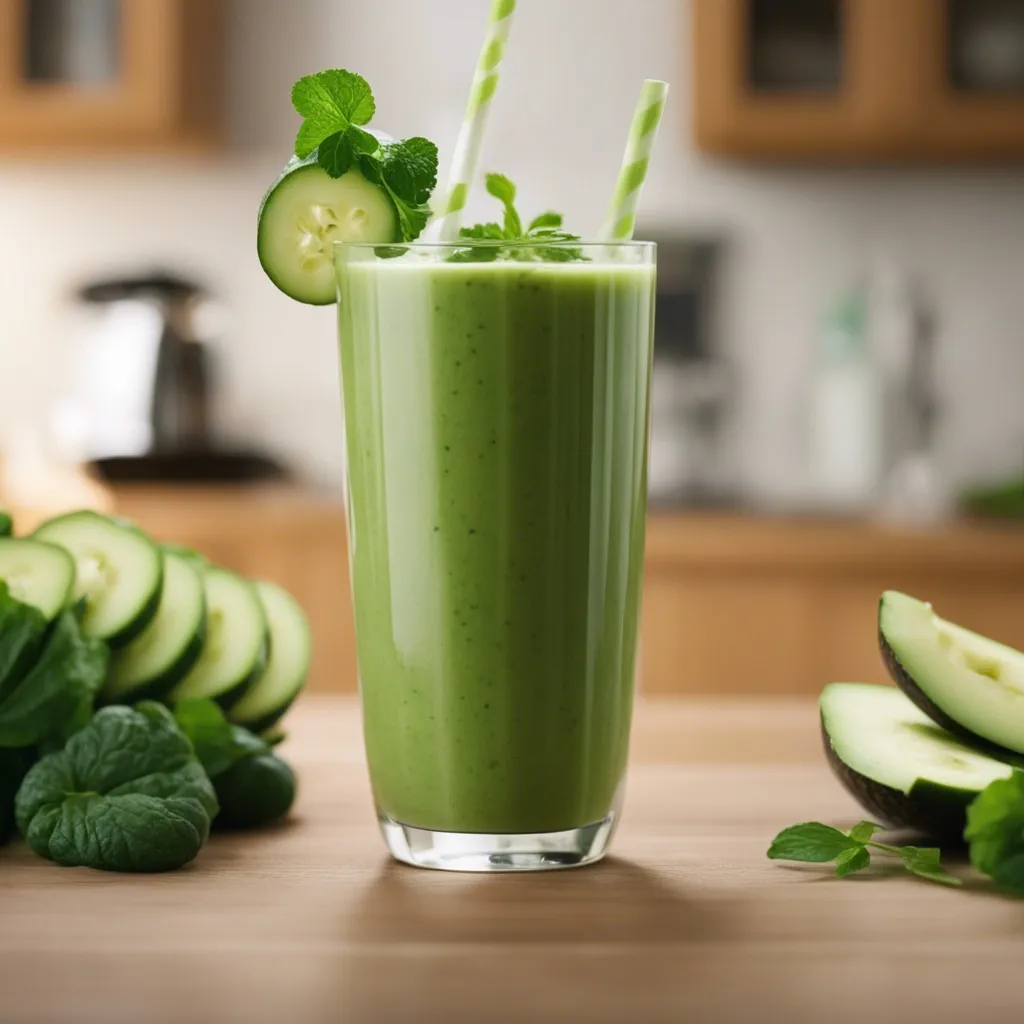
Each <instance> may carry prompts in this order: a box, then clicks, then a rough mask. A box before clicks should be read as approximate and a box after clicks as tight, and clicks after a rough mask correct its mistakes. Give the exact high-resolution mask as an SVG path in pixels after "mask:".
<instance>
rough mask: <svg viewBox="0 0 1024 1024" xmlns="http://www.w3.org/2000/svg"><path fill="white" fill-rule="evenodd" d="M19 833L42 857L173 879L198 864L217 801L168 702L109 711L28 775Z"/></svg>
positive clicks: (20, 798) (20, 804)
mask: <svg viewBox="0 0 1024 1024" xmlns="http://www.w3.org/2000/svg"><path fill="white" fill-rule="evenodd" d="M15 813H16V815H17V820H18V828H19V829H20V831H21V833H22V835H23V836H24V837H25V840H26V842H27V843H28V845H29V846H30V847H31V848H32V849H33V850H34V851H35V852H36V853H38V854H39V855H40V856H41V857H46V858H48V859H49V860H53V861H56V862H57V863H58V864H63V865H66V866H86V867H91V868H99V869H101V870H105V871H144V872H151V871H170V870H172V869H173V868H178V867H181V866H182V865H183V864H187V863H188V862H189V861H190V860H192V859H193V858H194V857H195V855H196V854H197V853H198V852H199V850H200V849H201V847H202V845H203V843H204V842H206V837H207V836H208V835H209V831H210V821H211V820H212V818H213V816H214V815H215V814H216V813H217V798H216V796H215V795H214V792H213V787H212V786H211V785H210V781H209V779H207V777H206V773H205V772H204V771H203V768H202V766H201V765H200V764H199V761H198V760H197V759H196V756H195V754H194V753H193V751H192V745H191V744H190V743H189V741H188V738H187V737H186V736H185V734H184V733H183V732H182V731H181V730H180V729H179V728H178V726H177V725H176V723H175V721H174V717H173V716H172V715H171V713H170V711H168V710H167V709H166V708H165V707H163V706H162V705H161V704H157V703H155V702H154V701H142V702H141V703H140V704H138V705H137V706H136V707H135V708H128V707H109V708H104V709H103V710H102V711H98V712H97V713H96V715H95V717H94V718H93V719H92V721H91V722H90V723H89V724H88V725H87V726H86V727H85V728H84V729H82V730H81V731H80V732H78V733H76V734H75V735H74V736H72V738H71V739H70V740H69V741H68V743H67V746H66V747H65V748H64V749H63V750H62V751H60V752H58V753H55V754H48V755H47V756H46V757H44V758H43V759H42V760H41V761H39V762H38V763H37V764H36V765H34V766H33V767H32V768H31V769H29V772H28V774H27V775H26V776H25V781H24V782H23V783H22V785H21V789H20V790H19V791H18V796H17V800H16V802H15Z"/></svg>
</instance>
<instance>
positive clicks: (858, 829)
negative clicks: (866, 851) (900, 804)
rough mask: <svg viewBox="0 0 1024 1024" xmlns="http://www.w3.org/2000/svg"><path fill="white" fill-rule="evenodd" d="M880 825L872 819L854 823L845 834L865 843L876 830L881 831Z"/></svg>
mask: <svg viewBox="0 0 1024 1024" xmlns="http://www.w3.org/2000/svg"><path fill="white" fill-rule="evenodd" d="M882 827H883V826H881V825H876V824H875V823H874V822H873V821H862V822H860V823H859V824H857V825H854V826H853V828H851V829H850V831H849V832H847V833H846V834H847V835H848V836H849V837H850V838H851V839H856V840H857V842H858V843H866V842H867V841H868V840H869V839H870V838H871V837H872V836H873V835H874V834H875V833H876V832H881V831H882Z"/></svg>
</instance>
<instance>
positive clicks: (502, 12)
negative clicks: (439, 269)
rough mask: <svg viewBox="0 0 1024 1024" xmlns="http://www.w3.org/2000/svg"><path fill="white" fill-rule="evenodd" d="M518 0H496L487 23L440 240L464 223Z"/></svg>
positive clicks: (449, 237) (457, 147)
mask: <svg viewBox="0 0 1024 1024" xmlns="http://www.w3.org/2000/svg"><path fill="white" fill-rule="evenodd" d="M515 9H516V0H494V3H493V4H492V6H491V15H490V18H489V19H488V22H487V37H486V38H485V39H484V46H483V49H482V50H481V51H480V60H479V61H478V62H477V65H476V74H475V75H474V76H473V87H472V89H471V90H470V93H469V102H468V103H467V104H466V115H465V117H464V118H463V120H462V128H461V129H460V130H459V138H458V141H457V142H456V143H455V155H454V156H453V158H452V169H451V173H450V174H449V176H448V198H447V200H446V202H445V205H444V216H443V218H442V220H441V241H443V242H450V241H451V240H452V239H453V238H457V237H458V234H459V227H460V226H461V223H462V210H463V208H464V207H465V205H466V197H467V196H468V194H469V186H470V184H471V183H472V181H473V178H474V177H475V176H476V170H477V166H478V165H479V163H480V146H481V144H482V143H483V141H484V130H485V128H486V127H487V114H488V113H489V111H490V109H491V98H492V97H493V96H494V92H495V90H496V89H497V88H498V74H499V72H500V71H501V61H502V58H503V57H504V56H505V43H506V42H507V41H508V30H509V29H510V28H511V26H512V14H513V12H514V11H515Z"/></svg>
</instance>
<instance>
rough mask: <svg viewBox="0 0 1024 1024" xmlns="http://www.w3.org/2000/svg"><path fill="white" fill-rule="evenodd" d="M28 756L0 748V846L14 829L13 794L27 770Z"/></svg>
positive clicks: (18, 751)
mask: <svg viewBox="0 0 1024 1024" xmlns="http://www.w3.org/2000/svg"><path fill="white" fill-rule="evenodd" d="M28 766H29V758H28V755H27V753H24V752H22V751H20V750H0V846H2V845H3V844H4V843H6V842H7V840H8V839H10V838H11V833H12V832H13V831H14V794H15V793H17V792H18V787H19V786H20V785H21V780H22V779H23V778H24V777H25V772H26V771H28Z"/></svg>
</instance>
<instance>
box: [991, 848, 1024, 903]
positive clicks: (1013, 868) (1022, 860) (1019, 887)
mask: <svg viewBox="0 0 1024 1024" xmlns="http://www.w3.org/2000/svg"><path fill="white" fill-rule="evenodd" d="M992 881H994V882H995V883H996V885H998V886H999V888H1000V889H1002V890H1003V891H1004V892H1008V893H1011V894H1012V895H1014V896H1024V853H1016V854H1014V855H1013V856H1012V857H1007V858H1006V860H1003V861H1000V862H999V865H998V867H997V868H996V869H995V871H994V872H993V873H992Z"/></svg>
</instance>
